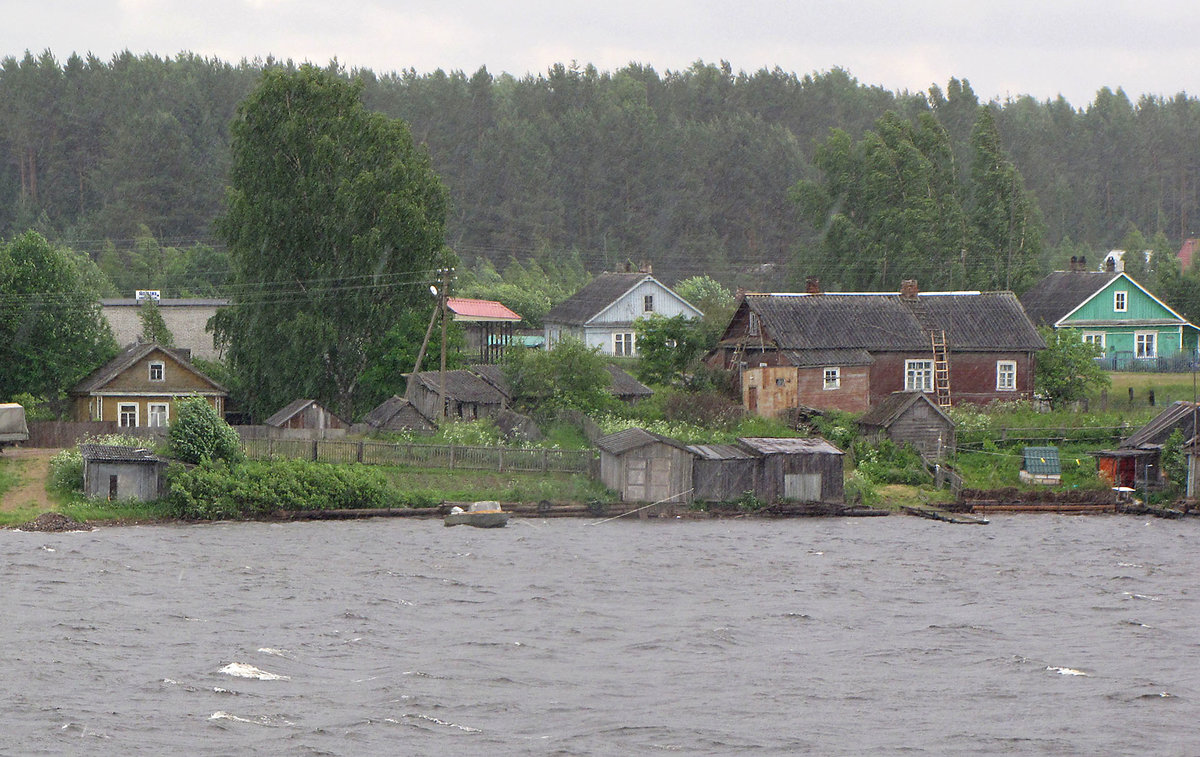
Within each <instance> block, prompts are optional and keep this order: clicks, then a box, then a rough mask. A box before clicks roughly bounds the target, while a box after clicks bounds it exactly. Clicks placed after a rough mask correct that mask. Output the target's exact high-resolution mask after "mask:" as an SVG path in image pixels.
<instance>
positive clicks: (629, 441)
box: [596, 427, 688, 455]
mask: <svg viewBox="0 0 1200 757" xmlns="http://www.w3.org/2000/svg"><path fill="white" fill-rule="evenodd" d="M656 442H658V443H661V444H668V445H670V446H672V447H675V448H676V449H681V450H685V451H687V449H688V448H687V445H686V444H684V443H683V442H681V441H679V440H678V439H672V438H671V437H669V436H663V435H662V434H656V433H654V432H653V431H647V430H646V429H644V428H636V427H635V428H627V429H624V430H623V431H618V432H616V433H615V434H609V435H607V436H602V437H600V438H599V439H597V440H596V446H597V447H599V448H600V449H602V450H604V451H605V452H608V453H611V454H613V455H621V454H624V453H626V452H628V451H630V450H634V449H637V448H639V447H645V446H646V445H647V444H654V443H656Z"/></svg>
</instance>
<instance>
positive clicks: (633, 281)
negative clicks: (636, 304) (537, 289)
mask: <svg viewBox="0 0 1200 757" xmlns="http://www.w3.org/2000/svg"><path fill="white" fill-rule="evenodd" d="M652 278H654V277H653V276H651V275H650V274H648V273H602V274H600V275H599V276H597V277H596V278H594V279H592V281H591V283H589V284H588V285H587V286H585V287H584V288H583V289H580V290H579V291H578V292H576V293H575V294H573V295H571V296H570V297H568V298H567V299H565V300H563V301H562V302H560V303H558V304H557V305H555V306H554V307H552V308H550V312H549V313H547V314H546V317H545V318H544V319H543V321H544V322H546V323H562V324H566V325H568V326H582V325H583V324H585V323H587V322H588V321H590V320H591V319H592V318H593V317H595V316H596V314H597V313H599V312H600V311H601V310H603V309H604V308H606V307H608V306H609V305H611V304H613V303H614V302H616V301H617V299H618V298H620V296H621V295H623V294H625V293H626V292H628V291H629V290H630V289H633V288H634V287H635V286H637V285H638V284H640V283H642V282H643V281H645V280H646V279H652Z"/></svg>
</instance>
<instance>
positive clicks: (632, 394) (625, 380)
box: [470, 364, 654, 399]
mask: <svg viewBox="0 0 1200 757" xmlns="http://www.w3.org/2000/svg"><path fill="white" fill-rule="evenodd" d="M604 368H605V370H607V371H608V375H610V376H612V383H610V384H609V385H608V386H607V387H605V389H606V390H607V391H608V392H609V393H610V394H612V395H614V396H616V397H618V398H620V399H633V398H637V397H649V396H651V395H653V394H654V390H653V389H651V388H650V387H648V386H646V385H645V384H643V383H642V382H640V381H638V380H637V379H635V378H634V377H633V376H631V375H629V374H628V373H626V372H625V371H623V370H621V369H620V368H618V367H617V366H615V365H612V364H606V365H605V366H604ZM470 370H471V372H472V373H474V374H475V375H477V376H479V377H480V378H482V379H483V380H484V381H486V382H488V383H489V384H491V385H492V386H494V387H496V389H498V390H499V391H500V392H501V393H502V394H503V395H504V396H505V398H507V399H512V386H511V385H510V384H509V383H508V377H507V376H505V375H504V369H503V368H502V367H500V366H498V365H473V366H471V368H470Z"/></svg>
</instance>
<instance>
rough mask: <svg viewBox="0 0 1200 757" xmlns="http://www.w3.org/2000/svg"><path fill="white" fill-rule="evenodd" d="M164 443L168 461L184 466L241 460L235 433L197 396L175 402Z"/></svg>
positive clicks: (238, 439)
mask: <svg viewBox="0 0 1200 757" xmlns="http://www.w3.org/2000/svg"><path fill="white" fill-rule="evenodd" d="M167 443H168V446H169V448H170V455H171V457H173V458H174V459H176V460H180V461H182V462H185V463H201V462H204V461H205V460H225V461H227V462H238V461H239V460H241V459H242V458H243V457H244V455H243V454H242V441H241V437H239V436H238V433H237V431H234V430H233V427H232V426H230V425H229V424H228V423H226V422H225V420H224V419H223V418H221V416H220V415H218V414H217V411H216V410H215V409H214V408H213V406H212V404H211V403H210V402H209V401H208V400H206V399H205V398H203V397H199V396H193V397H181V398H179V399H176V400H175V419H174V420H173V421H172V422H171V427H170V430H169V431H168V432H167Z"/></svg>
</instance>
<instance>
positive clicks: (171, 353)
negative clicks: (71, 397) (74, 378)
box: [70, 342, 228, 394]
mask: <svg viewBox="0 0 1200 757" xmlns="http://www.w3.org/2000/svg"><path fill="white" fill-rule="evenodd" d="M155 351H158V352H162V353H163V354H164V355H166V356H167V357H169V358H171V359H172V360H175V361H176V362H177V363H179V364H180V365H181V366H183V367H184V368H185V369H187V370H188V371H189V372H191V373H194V374H195V375H197V376H199V377H200V378H202V379H204V380H205V381H206V382H208V383H209V384H210V385H211V386H212V387H213V389H215V390H216V391H218V392H221V393H222V394H227V393H228V390H226V389H225V387H223V386H221V385H220V384H218V383H217V382H216V381H213V380H212V379H210V378H209V377H208V376H205V375H204V374H203V373H201V372H200V371H199V370H198V369H197V368H196V366H194V365H192V361H191V360H188V358H187V357H186V356H185V355H184V354H183V351H182V350H173V349H169V348H167V347H163V346H161V345H158V344H154V343H153V342H143V343H140V344H131V345H129V346H128V347H126V348H125V349H123V350H121V351H120V352H119V353H117V356H116V357H114V358H113V359H112V360H109V361H108V362H107V363H105V364H104V365H102V366H100V367H99V368H97V369H96V370H94V371H92V372H91V373H89V374H88V375H87V376H85V377H84V378H83V380H81V381H80V382H79V383H77V384H76V385H75V386H73V387H71V392H70V393H71V394H87V393H89V392H94V391H97V390H99V389H101V388H103V387H104V386H105V385H106V384H108V383H109V382H110V381H112V380H113V379H115V378H116V377H117V376H119V375H121V374H122V373H123V372H125V371H126V370H128V369H129V368H130V367H131V366H133V365H134V364H135V363H137V362H138V361H139V360H141V359H142V358H144V357H146V356H148V355H149V354H150V353H152V352H155Z"/></svg>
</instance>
